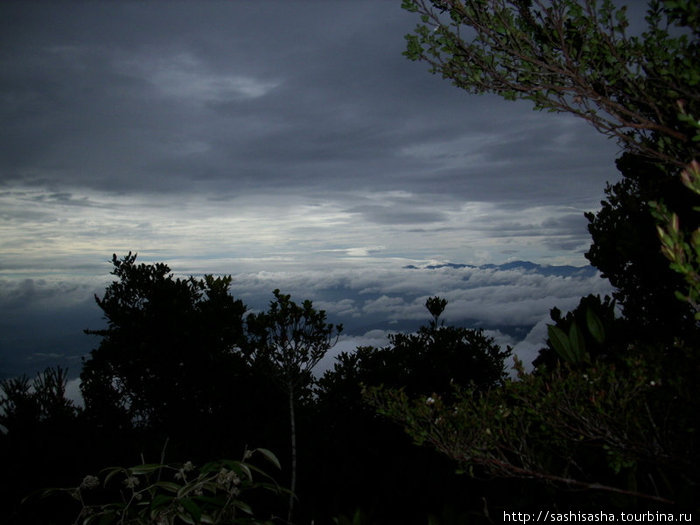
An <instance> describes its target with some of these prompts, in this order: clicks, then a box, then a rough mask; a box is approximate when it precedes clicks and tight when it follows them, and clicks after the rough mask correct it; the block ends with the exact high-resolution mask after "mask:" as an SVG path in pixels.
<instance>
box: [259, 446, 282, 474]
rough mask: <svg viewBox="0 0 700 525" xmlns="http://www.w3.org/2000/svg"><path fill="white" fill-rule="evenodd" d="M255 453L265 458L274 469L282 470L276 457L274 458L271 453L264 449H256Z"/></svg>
mask: <svg viewBox="0 0 700 525" xmlns="http://www.w3.org/2000/svg"><path fill="white" fill-rule="evenodd" d="M255 452H260V453H261V454H262V455H263V456H265V459H267V460H268V461H269V462H270V463H272V464H273V465H274V466H275V467H277V468H278V469H280V470H281V469H282V466H281V465H280V462H279V460H278V459H277V456H275V454H274V453H273V452H272V451H270V450H268V449H266V448H256V449H255Z"/></svg>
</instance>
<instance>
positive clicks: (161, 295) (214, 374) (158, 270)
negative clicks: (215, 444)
mask: <svg viewBox="0 0 700 525" xmlns="http://www.w3.org/2000/svg"><path fill="white" fill-rule="evenodd" d="M112 264H113V265H114V269H113V271H112V274H113V275H114V276H116V278H117V280H115V281H114V282H113V283H112V284H110V285H109V286H108V287H107V289H106V291H105V294H104V296H103V297H102V298H99V297H96V300H97V304H98V305H99V306H100V308H102V310H103V312H104V316H105V319H106V320H107V323H108V325H107V328H105V329H103V330H90V331H87V333H90V334H95V335H98V336H100V337H101V338H102V339H101V342H100V344H99V346H98V347H97V348H96V349H95V350H93V351H92V352H91V354H90V357H89V359H87V360H86V361H85V363H84V367H83V371H82V374H81V379H82V385H81V388H82V392H83V396H84V398H85V408H86V412H87V415H88V416H89V417H90V418H91V420H92V421H93V422H96V423H97V424H98V425H101V426H105V427H110V428H114V427H121V428H131V427H136V428H147V429H155V430H157V431H159V432H161V433H163V434H164V435H166V436H170V437H175V436H182V437H183V438H186V439H194V437H195V435H196V436H198V439H197V440H196V441H199V440H200V439H199V438H203V437H205V436H206V435H207V434H208V432H207V431H206V430H205V429H207V428H211V426H212V425H213V424H215V423H217V424H221V423H222V422H223V421H226V420H230V418H231V411H232V406H233V405H234V404H235V403H236V402H237V401H239V402H240V399H241V396H242V390H243V389H242V387H243V382H244V380H245V378H246V377H247V375H248V367H247V365H246V363H245V358H244V357H243V355H242V354H241V352H240V350H239V348H240V345H241V342H242V337H243V336H244V333H243V315H244V313H245V311H246V307H245V306H244V305H243V303H242V302H241V301H240V300H235V299H234V298H233V297H231V295H230V294H229V286H230V284H231V277H230V276H229V277H213V276H211V275H207V276H205V277H204V279H195V278H193V277H190V278H189V279H180V278H177V279H176V278H174V277H173V275H172V274H171V273H170V268H168V266H167V265H165V264H161V263H158V264H152V265H151V264H136V255H135V254H134V255H132V254H131V253H129V255H127V256H126V257H124V258H123V259H121V260H120V259H118V258H117V256H116V255H115V256H114V257H113V258H112ZM184 434H189V435H187V436H184Z"/></svg>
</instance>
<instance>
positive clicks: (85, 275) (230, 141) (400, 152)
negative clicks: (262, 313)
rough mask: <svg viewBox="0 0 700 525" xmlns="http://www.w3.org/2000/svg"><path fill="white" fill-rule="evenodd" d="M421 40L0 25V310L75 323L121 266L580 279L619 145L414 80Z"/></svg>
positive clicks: (425, 78) (302, 5)
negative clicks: (71, 313)
mask: <svg viewBox="0 0 700 525" xmlns="http://www.w3.org/2000/svg"><path fill="white" fill-rule="evenodd" d="M416 22H417V20H416V19H415V15H412V14H410V13H405V12H403V11H402V10H401V9H400V1H399V0H392V1H389V0H386V1H384V0H369V1H361V0H348V1H327V0H324V1H320V0H319V1H311V0H307V1H288V0H285V1H264V0H263V1H260V0H259V1H255V2H243V1H234V2H214V1H202V2H194V1H193V2H167V3H166V2H135V1H134V2H126V1H125V2H79V3H69V2H48V3H40V2H4V3H2V4H0V71H1V74H0V122H2V126H1V127H0V133H1V137H0V232H1V234H0V294H2V295H1V296H0V309H2V311H3V312H18V311H20V310H22V309H31V307H32V305H35V304H39V302H38V301H40V300H41V301H43V300H48V299H47V298H51V301H53V302H52V303H51V305H52V306H51V307H50V308H49V307H48V306H47V307H46V309H45V312H48V311H49V310H51V308H54V307H56V305H57V304H63V305H66V304H69V303H70V305H72V306H71V307H76V308H77V306H76V305H82V304H83V303H85V304H87V302H89V301H91V293H92V292H91V291H92V290H93V289H95V288H96V287H97V288H99V287H100V286H103V284H104V282H106V280H107V278H108V275H107V274H108V272H109V270H110V265H109V264H108V263H107V262H106V261H108V260H109V259H110V257H111V254H112V253H115V252H116V253H117V254H125V253H126V252H128V251H129V250H131V251H136V252H138V253H139V255H140V258H141V259H142V260H143V261H165V262H168V263H169V264H170V266H171V267H173V269H175V270H177V271H178V272H181V273H185V274H187V273H197V272H213V273H233V274H242V275H246V276H251V275H257V276H261V275H262V276H265V275H267V276H270V275H274V276H276V278H277V279H280V280H284V279H285V278H287V279H297V278H298V276H299V275H302V274H303V275H308V272H311V273H312V275H316V276H322V275H331V274H332V275H340V274H343V275H345V274H348V275H350V274H352V275H356V274H357V273H359V274H361V275H363V276H365V277H367V276H368V275H379V274H380V273H381V272H391V271H392V269H398V268H401V267H402V266H404V265H407V264H414V263H417V264H418V265H420V264H428V263H430V262H435V261H438V262H444V261H454V262H464V263H472V264H483V263H503V262H507V261H512V260H530V261H534V262H537V263H540V264H573V265H584V264H586V261H585V259H584V258H583V253H584V252H585V251H586V249H587V248H588V245H589V243H590V241H589V237H588V235H587V232H586V221H585V219H584V218H583V213H584V211H588V210H594V209H596V208H597V207H598V206H599V201H600V199H601V198H602V197H603V189H604V186H605V181H612V180H615V179H616V177H617V174H616V172H615V170H614V166H613V161H614V158H615V156H616V154H617V151H618V148H617V146H616V145H615V144H614V143H612V142H611V141H609V140H607V139H605V138H604V137H602V136H600V135H598V134H597V133H596V132H595V131H594V130H593V129H592V128H590V127H588V126H587V125H586V124H585V123H583V122H580V121H578V120H575V119H574V118H572V117H569V116H566V115H555V114H548V113H536V112H533V111H532V110H531V109H530V107H529V105H528V104H526V103H513V102H505V101H502V100H500V99H498V98H495V97H492V96H471V95H468V94H466V93H464V92H462V91H460V90H458V89H456V88H454V87H452V86H451V85H450V84H449V82H448V81H446V80H442V79H441V78H439V77H436V76H433V75H430V74H429V73H428V72H427V66H426V65H425V64H419V63H413V62H409V61H408V60H407V59H405V58H404V57H402V55H401V53H402V51H403V48H404V39H403V35H404V34H405V33H407V32H409V31H410V30H411V29H412V27H413V26H414V25H415V24H416ZM265 272H267V273H265ZM305 272H306V273H305ZM343 272H345V273H343ZM352 272H355V274H353V273H352ZM392 275H394V274H392ZM295 276H296V277H295ZM319 278H320V277H319ZM245 279H246V278H243V280H245ZM411 279H414V280H415V279H417V278H416V277H412V278H411ZM386 280H387V281H391V279H390V278H388V277H387V279H386ZM295 282H299V281H298V279H297V281H295ZM380 284H381V283H380ZM595 286H598V284H597V283H594V287H595ZM274 287H275V285H272V288H274ZM234 288H235V286H234ZM446 288H447V289H448V290H449V286H447V287H446ZM234 292H235V290H234ZM300 292H301V293H303V290H301V291H300ZM577 292H578V290H577ZM426 293H430V292H428V291H426ZM555 295H556V294H555ZM579 296H580V295H579ZM544 297H546V294H545V295H544ZM507 300H508V299H507V298H504V301H507ZM550 306H554V305H550ZM548 307H549V306H546V307H545V306H542V308H544V310H543V311H545V312H546V310H547V308H548ZM86 308H87V307H86ZM51 311H53V310H51ZM8 315H14V316H15V317H16V319H15V321H13V322H18V323H19V322H20V321H21V320H23V319H25V318H24V317H22V318H21V319H20V314H19V313H14V314H8ZM46 315H48V314H46ZM97 318H98V319H99V315H97ZM52 319H54V321H55V318H52ZM4 323H5V326H4V327H3V331H6V330H8V325H7V323H8V321H7V320H6V321H4ZM6 347H7V344H6ZM47 352H48V353H50V352H49V351H48V350H47ZM1 359H2V357H1V356H0V367H1V366H2V361H1Z"/></svg>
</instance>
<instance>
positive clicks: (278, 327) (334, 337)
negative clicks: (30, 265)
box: [247, 290, 343, 523]
mask: <svg viewBox="0 0 700 525" xmlns="http://www.w3.org/2000/svg"><path fill="white" fill-rule="evenodd" d="M273 294H274V296H275V299H274V300H273V301H270V308H269V309H268V311H267V312H261V313H259V314H251V315H249V316H248V319H247V324H248V329H249V335H250V340H249V342H248V344H249V347H248V348H249V358H250V359H251V360H252V361H253V362H254V363H256V364H257V365H262V366H263V367H265V366H266V367H267V368H268V369H269V370H270V373H271V374H272V376H273V377H274V378H275V379H276V380H277V382H278V384H279V386H280V387H281V388H282V390H283V391H284V392H285V394H286V395H287V402H288V407H289V425H290V433H289V435H290V442H291V484H290V490H291V491H292V494H290V497H289V510H288V516H287V521H288V522H289V523H291V521H292V514H293V509H294V492H295V491H296V484H297V430H296V413H295V409H296V404H297V403H298V402H299V400H300V399H303V398H304V397H305V396H308V395H309V394H310V390H309V387H310V386H311V384H312V382H313V376H312V374H311V371H312V370H313V368H314V367H315V366H316V365H317V364H318V362H319V361H320V360H321V359H322V358H323V356H324V355H326V352H327V351H328V350H329V349H331V348H332V347H333V346H334V345H335V343H336V342H337V341H338V337H339V336H340V333H341V332H342V330H343V326H342V325H333V324H329V323H326V312H325V311H323V310H316V309H314V307H313V304H312V302H311V301H308V300H307V301H304V302H303V303H302V304H301V305H298V304H296V303H295V302H294V301H292V300H291V296H289V295H284V294H282V293H280V291H279V290H275V291H274V292H273Z"/></svg>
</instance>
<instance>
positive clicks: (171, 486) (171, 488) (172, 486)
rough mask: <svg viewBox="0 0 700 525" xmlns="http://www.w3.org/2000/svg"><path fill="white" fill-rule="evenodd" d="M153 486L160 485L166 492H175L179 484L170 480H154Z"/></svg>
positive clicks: (178, 488)
mask: <svg viewBox="0 0 700 525" xmlns="http://www.w3.org/2000/svg"><path fill="white" fill-rule="evenodd" d="M153 486H154V487H160V488H162V489H165V490H167V491H168V492H172V493H173V494H177V492H178V491H179V490H180V485H178V484H177V483H173V482H172V481H156V482H155V483H154V484H153Z"/></svg>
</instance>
